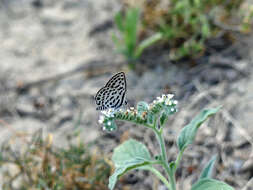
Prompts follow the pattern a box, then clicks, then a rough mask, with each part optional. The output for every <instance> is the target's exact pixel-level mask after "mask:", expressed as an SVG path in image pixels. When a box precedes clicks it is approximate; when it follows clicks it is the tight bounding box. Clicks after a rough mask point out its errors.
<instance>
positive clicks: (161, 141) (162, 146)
mask: <svg viewBox="0 0 253 190" xmlns="http://www.w3.org/2000/svg"><path fill="white" fill-rule="evenodd" d="M154 132H155V134H156V137H157V140H158V142H159V145H160V149H161V154H162V165H163V167H164V168H165V170H166V173H167V175H168V177H169V179H170V184H171V188H170V189H171V190H176V180H175V174H174V171H175V170H173V171H172V170H171V169H170V168H169V164H168V157H167V153H166V149H165V142H164V138H163V136H162V130H161V131H158V129H156V127H154Z"/></svg>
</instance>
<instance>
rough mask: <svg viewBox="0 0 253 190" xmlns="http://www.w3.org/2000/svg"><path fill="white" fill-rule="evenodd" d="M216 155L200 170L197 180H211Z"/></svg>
mask: <svg viewBox="0 0 253 190" xmlns="http://www.w3.org/2000/svg"><path fill="white" fill-rule="evenodd" d="M216 157H217V156H216V155H215V156H213V157H212V158H211V160H209V162H208V163H207V164H206V166H205V168H204V169H203V170H202V172H201V175H200V177H199V180H201V179H204V178H211V177H212V173H213V168H214V164H215V161H216Z"/></svg>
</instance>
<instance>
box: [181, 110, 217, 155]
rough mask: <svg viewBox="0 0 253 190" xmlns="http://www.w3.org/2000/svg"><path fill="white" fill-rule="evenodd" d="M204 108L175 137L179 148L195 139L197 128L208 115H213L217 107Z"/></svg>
mask: <svg viewBox="0 0 253 190" xmlns="http://www.w3.org/2000/svg"><path fill="white" fill-rule="evenodd" d="M220 108H221V106H220V107H218V108H214V109H204V110H203V111H202V112H201V113H200V114H199V115H197V116H196V117H195V118H194V119H193V120H192V121H191V122H190V123H189V124H188V125H186V126H185V127H184V128H183V129H182V130H181V132H180V134H179V137H178V139H177V145H178V147H179V150H180V151H182V150H184V149H185V148H186V147H187V146H188V145H189V144H191V143H192V142H193V140H194V139H195V136H196V133H197V130H198V128H199V127H200V126H201V124H202V123H204V122H205V121H206V120H207V118H208V117H210V116H212V115H214V114H215V113H216V112H217V111H219V109H220Z"/></svg>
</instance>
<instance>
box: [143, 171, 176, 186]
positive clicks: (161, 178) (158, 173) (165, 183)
mask: <svg viewBox="0 0 253 190" xmlns="http://www.w3.org/2000/svg"><path fill="white" fill-rule="evenodd" d="M146 168H147V169H148V170H149V171H151V172H152V173H153V174H155V175H156V176H157V177H158V178H159V179H160V180H161V181H162V182H163V183H164V185H165V186H166V187H167V188H168V189H169V190H171V188H170V184H169V182H168V181H167V179H166V178H165V177H164V176H163V175H162V174H161V173H160V172H159V171H158V170H157V169H155V168H154V167H146Z"/></svg>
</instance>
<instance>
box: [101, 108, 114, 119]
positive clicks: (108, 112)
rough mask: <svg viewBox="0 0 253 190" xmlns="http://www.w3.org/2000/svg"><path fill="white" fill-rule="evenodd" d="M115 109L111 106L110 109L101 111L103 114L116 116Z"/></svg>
mask: <svg viewBox="0 0 253 190" xmlns="http://www.w3.org/2000/svg"><path fill="white" fill-rule="evenodd" d="M114 112H115V110H114V109H111V108H109V109H108V110H103V111H101V113H102V114H104V115H105V116H107V117H114Z"/></svg>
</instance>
